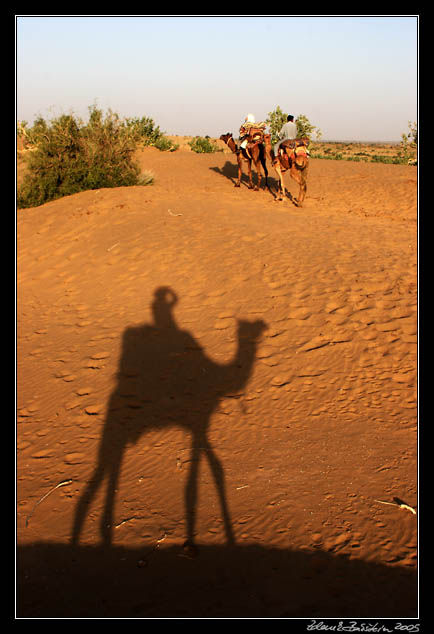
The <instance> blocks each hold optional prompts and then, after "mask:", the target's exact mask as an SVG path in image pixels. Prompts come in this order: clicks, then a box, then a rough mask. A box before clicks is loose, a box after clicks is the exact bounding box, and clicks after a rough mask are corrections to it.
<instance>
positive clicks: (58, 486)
mask: <svg viewBox="0 0 434 634" xmlns="http://www.w3.org/2000/svg"><path fill="white" fill-rule="evenodd" d="M71 482H72V480H62V482H59V484H56V486H55V487H53V488H52V489H50V490H49V491H48V493H46V494H45V495H43V496H42V497H41V499H40V500H38V501H37V502H36V504H35V506H34V507H33V508H32V511H31V513H30V514H29V515H27V517H26V528H27V526H28V524H29V519H30V518H31V517H32V515H33V513H34V512H35V508H36V507H37V506H38V504H40V503H41V502H43V501H44V500H45V498H47V497H48V496H49V495H50V493H53V491H55V490H56V489H58V488H60V487H64V486H66V485H67V484H71Z"/></svg>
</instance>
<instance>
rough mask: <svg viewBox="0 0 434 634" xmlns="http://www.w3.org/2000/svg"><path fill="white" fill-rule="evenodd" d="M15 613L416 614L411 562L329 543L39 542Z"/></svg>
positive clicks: (22, 570)
mask: <svg viewBox="0 0 434 634" xmlns="http://www.w3.org/2000/svg"><path fill="white" fill-rule="evenodd" d="M17 581H18V596H17V616H18V617H21V618H22V617H65V618H74V617H94V618H104V617H107V618H110V617H112V618H113V617H125V618H128V617H130V618H164V617H174V618H201V617H202V618H203V617H210V618H211V617H214V618H224V617H239V618H261V617H263V618H279V617H280V618H304V619H310V618H319V617H321V618H350V617H351V618H370V619H373V618H376V619H382V618H395V619H403V618H417V575H416V572H415V571H414V570H411V569H408V568H404V567H398V566H386V565H382V564H376V563H369V562H366V561H361V560H356V559H352V558H348V557H346V556H342V555H332V554H330V553H326V552H323V551H314V552H301V551H290V550H282V549H278V548H266V547H263V546H259V545H247V546H235V545H234V546H200V547H199V550H198V556H197V557H195V558H194V559H189V558H186V557H185V556H183V550H182V548H181V547H180V546H167V547H165V546H164V545H163V544H161V546H160V548H158V549H156V548H154V549H153V548H152V546H150V547H148V548H141V549H133V548H123V547H118V546H110V547H103V546H101V547H85V546H83V547H79V548H73V547H72V546H69V545H60V544H47V543H37V544H32V545H29V546H23V547H20V548H19V549H18V553H17Z"/></svg>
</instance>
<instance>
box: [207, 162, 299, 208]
mask: <svg viewBox="0 0 434 634" xmlns="http://www.w3.org/2000/svg"><path fill="white" fill-rule="evenodd" d="M210 169H211V170H212V171H213V172H216V173H217V174H219V175H220V176H224V177H225V178H227V179H228V180H229V181H230V182H231V183H232V184H233V185H234V186H235V184H236V182H237V178H238V165H236V164H235V163H231V161H226V163H225V164H224V165H223V167H218V166H214V167H210ZM256 178H257V176H256ZM240 182H241V185H244V186H245V187H247V188H249V177H248V175H247V174H244V173H243V174H242V176H241V181H240ZM267 190H268V191H269V192H270V193H271V195H272V196H273V198H274V199H277V192H278V191H279V181H278V180H277V179H276V178H274V177H273V176H270V173H268V188H266V189H265V191H267ZM287 194H288V195H289V196H288V197H289V198H290V200H292V197H291V194H290V193H289V192H287Z"/></svg>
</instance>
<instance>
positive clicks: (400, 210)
mask: <svg viewBox="0 0 434 634" xmlns="http://www.w3.org/2000/svg"><path fill="white" fill-rule="evenodd" d="M140 162H141V165H142V166H143V168H144V169H151V170H152V171H153V172H154V174H155V176H156V181H155V184H154V185H153V186H151V187H146V188H140V187H132V188H119V189H115V190H98V191H89V192H83V193H81V194H78V195H75V196H71V197H68V198H64V199H61V200H58V201H54V202H51V203H48V204H46V205H44V206H42V207H39V208H36V209H27V210H19V211H18V218H17V244H18V253H17V277H18V285H17V338H18V342H17V346H18V349H17V355H18V356H17V363H18V373H17V401H18V419H17V420H18V425H17V447H18V454H17V478H18V481H17V500H18V512H17V531H18V544H19V555H18V556H19V561H18V577H19V589H18V613H19V615H21V616H42V615H46V616H56V615H57V616H59V615H60V616H86V615H90V616H99V617H102V616H119V615H121V616H136V617H137V616H142V617H147V616H193V617H195V616H302V617H305V618H309V617H315V616H323V617H324V616H345V615H347V616H373V617H374V616H376V617H381V616H384V617H386V616H393V617H400V618H403V617H405V616H416V613H417V601H416V592H417V579H416V563H417V549H416V548H417V515H414V514H413V513H411V512H410V511H408V510H406V509H402V508H399V507H398V506H394V505H385V504H381V503H380V502H381V501H384V502H393V499H394V497H396V498H399V499H400V500H402V501H404V502H405V503H406V504H407V505H409V506H411V507H412V508H416V509H417V401H416V394H417V374H416V370H417V223H416V219H417V183H416V170H415V168H414V167H410V166H409V167H407V166H399V165H376V164H365V163H349V162H348V163H347V162H336V161H320V160H313V161H312V162H311V166H310V173H309V178H308V192H307V198H306V203H305V206H304V207H303V208H302V209H299V208H296V207H295V206H294V205H292V204H291V203H290V202H288V204H287V205H281V204H279V203H276V202H274V201H273V197H272V195H271V194H270V193H269V192H267V191H260V192H253V191H250V190H248V189H247V187H246V186H245V183H246V181H244V184H243V186H242V187H241V188H239V189H236V188H234V187H233V183H234V182H235V177H236V165H235V159H234V157H233V155H228V154H226V153H225V154H213V155H195V154H193V153H191V152H186V151H182V150H181V151H178V152H175V153H172V154H167V153H161V152H158V151H157V150H154V149H146V150H144V151H142V152H141V153H140ZM270 181H271V184H272V185H273V186H275V185H276V180H275V175H274V174H273V172H272V169H271V167H270ZM286 182H287V185H288V189H289V191H290V192H291V193H292V194H293V195H296V194H297V185H296V184H295V183H294V182H291V181H289V179H287V180H286ZM162 287H165V288H169V289H171V292H173V293H174V294H176V298H177V301H176V303H175V304H174V305H173V306H172V305H169V300H168V297H169V295H165V299H163V300H161V302H160V304H157V308H156V305H155V303H154V304H153V302H154V300H155V293H156V291H157V290H158V289H161V288H162ZM258 320H262V322H264V323H265V324H266V329H265V330H264V331H263V333H262V335H261V336H260V337H259V339H258V340H257V341H256V342H255V341H254V339H255V338H254V336H253V335H252V332H251V331H249V330H247V331H245V332H244V334H243V335H242V336H240V333H239V332H238V326H239V323H240V322H249V323H252V322H255V321H258ZM127 333H133V339H132V340H130V339H128V335H127ZM126 336H127V338H126ZM126 341H129V343H126ZM144 368H145V370H144ZM216 368H219V369H216ZM222 368H223V369H222ZM220 369H222V370H221V372H220ZM222 377H223V378H222ZM109 421H110V423H109ZM109 428H110V430H111V431H109ZM119 429H121V430H122V433H121V432H119V431H116V430H119ZM198 429H201V430H202V432H201V433H202V436H201V438H202V439H203V440H205V439H206V442H207V443H208V444H207V445H206V447H205V448H203V451H201V452H200V464H199V465H198V460H197V459H198V455H199V454H194V453H193V454H192V453H191V433H193V434H194V433H195V430H198ZM113 430H114V431H113ZM120 434H121V435H122V434H123V435H122V440H121V439H120V438H121V436H120ZM102 438H106V439H109V440H110V443H111V447H112V454H111V453H110V451H109V450H107V451H106V453H105V458H104V461H105V462H104V465H105V471H104V475H106V474H107V473H110V472H111V470H113V471H114V467H113V465H115V464H117V465H118V467H119V468H120V473H119V478H118V480H117V481H116V483H115V484H113V483H112V485H111V484H110V483H109V485H108V490H109V497H108V498H106V495H105V493H106V489H105V486H101V487H99V488H96V490H95V492H94V497H93V498H92V500H91V504H90V505H89V506H88V507H86V510H85V512H84V519H83V525H82V527H81V532H80V536H79V545H77V546H75V547H72V546H71V545H70V541H71V538H72V533H73V526H74V518H76V514H77V513H78V510H77V509H78V508H79V505H80V500H83V499H84V498H83V494H84V493H85V491H86V487H87V486H88V483H89V481H90V480H91V478H92V474H94V472H95V469H96V468H97V466H98V464H101V460H102V458H101V454H99V453H98V452H99V444H100V441H101V439H102ZM196 438H199V436H197V437H196ZM110 443H108V444H110ZM110 455H112V458H110ZM209 456H215V457H216V460H217V461H219V464H220V465H221V470H220V471H219V469H218V467H216V464H217V463H216V462H214V463H213V462H212V458H211V460H210V461H207V458H209ZM111 461H112V462H111ZM213 464H214V467H213ZM112 467H113V469H112ZM196 467H197V473H196ZM193 472H194V473H195V477H196V484H197V489H196V490H195V491H193V485H192V478H193V476H192V473H193ZM65 480H71V481H72V482H71V483H70V484H65V485H64V486H61V487H59V488H57V489H55V490H54V491H53V492H52V493H50V495H48V496H47V497H46V498H45V499H44V500H43V501H42V502H41V503H40V504H39V505H38V506H36V507H35V504H37V502H38V501H39V500H40V499H41V498H42V496H44V495H45V494H46V493H47V492H48V491H49V490H50V489H52V488H53V487H55V486H56V485H57V484H59V483H60V482H63V481H65ZM189 487H190V488H189ZM110 490H111V493H112V495H111V494H110ZM115 490H116V494H115V492H114V491H115ZM189 491H190V493H188V492H189ZM189 495H190V498H189V497H188V496H189ZM222 495H224V496H225V498H226V504H227V513H228V517H227V518H226V521H224V517H223V516H224V512H223V511H222V507H221V501H222V499H221V496H222ZM186 497H187V503H186ZM105 504H106V506H108V507H110V508H109V511H110V517H111V520H110V522H111V528H110V531H109V532H110V533H111V543H110V544H109V543H108V541H107V539H106V543H105V546H104V545H103V544H102V541H103V535H104V530H101V518H102V516H103V515H104V505H105ZM193 515H194V516H195V524H194V532H195V537H196V543H197V545H198V555H197V557H195V558H194V559H190V558H188V557H185V556H183V555H185V554H186V553H185V551H184V550H183V543H184V540H185V539H186V530H187V529H186V526H187V524H188V522H189V521H190V522H193V518H192V516H193ZM29 516H30V518H29ZM107 517H108V516H107V515H106V519H107ZM26 518H27V520H28V521H27V526H26ZM228 524H229V525H230V529H231V531H232V534H233V536H234V540H235V543H234V544H227V527H228ZM159 540H161V541H159ZM187 554H188V553H187ZM138 563H139V565H138Z"/></svg>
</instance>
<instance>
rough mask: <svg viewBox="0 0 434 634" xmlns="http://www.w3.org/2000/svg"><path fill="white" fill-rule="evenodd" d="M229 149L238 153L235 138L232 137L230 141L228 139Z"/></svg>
mask: <svg viewBox="0 0 434 634" xmlns="http://www.w3.org/2000/svg"><path fill="white" fill-rule="evenodd" d="M228 148H229V149H230V150H232V152H236V151H237V146H236V145H235V141H234V138H233V137H232V136H230V137H229V139H228Z"/></svg>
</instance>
